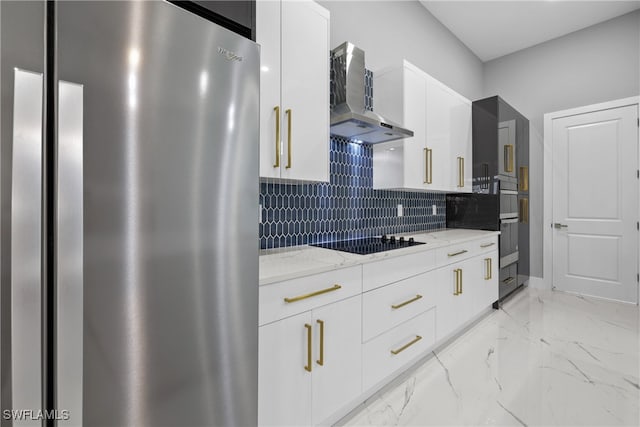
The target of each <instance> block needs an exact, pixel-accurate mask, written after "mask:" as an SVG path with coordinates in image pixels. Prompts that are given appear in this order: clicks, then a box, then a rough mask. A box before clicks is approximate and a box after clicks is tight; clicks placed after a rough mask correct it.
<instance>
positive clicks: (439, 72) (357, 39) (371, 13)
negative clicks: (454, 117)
mask: <svg viewBox="0 0 640 427" xmlns="http://www.w3.org/2000/svg"><path fill="white" fill-rule="evenodd" d="M318 3H320V4H321V5H322V6H323V7H325V8H327V9H328V10H329V11H330V12H331V47H332V48H334V47H336V46H338V45H339V44H341V43H343V42H345V41H349V42H352V43H353V44H355V45H356V46H358V47H359V48H361V49H363V50H364V51H365V54H366V66H367V68H368V69H370V70H373V71H374V72H375V71H376V70H378V69H380V68H384V67H388V66H392V65H400V64H401V62H402V60H403V59H406V60H408V61H409V62H411V63H413V64H415V65H416V66H417V67H419V68H421V69H423V70H424V71H426V72H427V73H429V74H430V75H432V76H433V77H435V78H436V79H438V80H440V81H441V82H443V83H444V84H446V85H447V86H449V87H451V88H452V89H454V90H455V91H457V92H459V93H460V94H462V95H463V96H465V97H467V98H469V99H478V98H481V97H482V95H483V90H482V88H483V82H482V61H480V59H478V57H477V56H475V54H473V53H472V52H471V51H470V50H469V49H468V48H467V47H466V46H465V45H464V44H463V43H462V42H460V40H458V39H457V38H456V37H455V36H454V35H453V34H452V33H451V32H450V31H449V30H448V29H447V28H446V27H444V26H443V25H442V24H441V23H440V21H438V20H437V19H436V18H435V17H434V16H433V15H431V13H429V12H428V11H427V10H426V9H425V8H424V7H423V6H422V5H421V4H420V3H419V2H417V1H335V0H334V1H319V2H318ZM374 109H375V88H374Z"/></svg>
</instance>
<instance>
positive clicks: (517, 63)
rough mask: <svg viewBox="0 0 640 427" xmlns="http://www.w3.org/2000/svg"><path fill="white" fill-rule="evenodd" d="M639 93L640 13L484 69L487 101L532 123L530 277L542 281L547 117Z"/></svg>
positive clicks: (544, 45) (589, 29) (525, 50)
mask: <svg viewBox="0 0 640 427" xmlns="http://www.w3.org/2000/svg"><path fill="white" fill-rule="evenodd" d="M639 93H640V11H635V12H632V13H628V14H626V15H623V16H620V17H618V18H614V19H612V20H609V21H606V22H603V23H600V24H597V25H594V26H592V27H589V28H585V29H583V30H580V31H576V32H574V33H571V34H568V35H566V36H564V37H560V38H557V39H554V40H551V41H548V42H545V43H542V44H539V45H536V46H533V47H531V48H528V49H524V50H521V51H519V52H515V53H513V54H510V55H507V56H504V57H501V58H498V59H495V60H493V61H489V62H487V63H485V65H484V96H491V95H495V94H499V95H500V96H501V97H502V98H504V99H505V100H506V101H507V102H508V103H509V104H511V105H512V106H513V107H515V108H516V109H517V110H518V111H520V112H521V113H522V114H524V115H525V116H526V117H528V118H529V120H530V121H531V133H530V141H531V153H530V156H531V158H530V160H531V167H530V189H531V194H530V199H531V201H530V205H531V207H532V210H531V213H530V219H531V275H532V276H538V277H542V271H543V256H542V249H543V241H542V235H543V231H544V232H546V231H547V227H548V226H549V225H547V227H544V226H543V209H542V208H543V200H544V195H543V175H542V170H543V157H544V156H545V155H546V156H548V155H549V153H548V152H546V151H548V150H547V148H545V147H544V145H543V115H544V114H545V113H550V112H553V111H558V110H564V109H568V108H573V107H579V106H583V105H589V104H595V103H599V102H605V101H610V100H614V99H619V98H626V97H630V96H636V95H638V94H639ZM547 204H550V201H549V202H548V203H547ZM546 209H550V206H546ZM545 239H546V238H545ZM548 243H549V242H547V241H545V243H544V244H545V246H546V245H548Z"/></svg>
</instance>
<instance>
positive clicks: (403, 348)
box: [391, 335, 422, 354]
mask: <svg viewBox="0 0 640 427" xmlns="http://www.w3.org/2000/svg"><path fill="white" fill-rule="evenodd" d="M421 339H422V337H421V336H420V335H416V337H415V338H414V339H413V340H411V342H409V343H407V344H405V345H403V346H402V347H400V348H399V349H397V350H391V354H399V353H402V352H403V351H405V350H406V349H408V348H409V347H411V346H412V345H414V344H415V343H417V342H418V341H420V340H421Z"/></svg>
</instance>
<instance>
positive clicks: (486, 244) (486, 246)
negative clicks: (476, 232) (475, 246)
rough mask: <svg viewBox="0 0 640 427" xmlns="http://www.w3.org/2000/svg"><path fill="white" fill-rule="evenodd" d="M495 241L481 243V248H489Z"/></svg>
mask: <svg viewBox="0 0 640 427" xmlns="http://www.w3.org/2000/svg"><path fill="white" fill-rule="evenodd" d="M495 244H496V243H495V242H491V243H485V244H484V245H480V247H481V248H488V247H489V246H493V245H495Z"/></svg>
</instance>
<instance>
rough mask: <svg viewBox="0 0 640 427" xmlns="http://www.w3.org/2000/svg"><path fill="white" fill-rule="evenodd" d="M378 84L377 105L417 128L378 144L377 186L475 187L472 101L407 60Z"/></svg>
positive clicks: (376, 76)
mask: <svg viewBox="0 0 640 427" xmlns="http://www.w3.org/2000/svg"><path fill="white" fill-rule="evenodd" d="M373 89H374V97H375V108H376V111H377V112H379V113H380V114H382V115H383V116H386V117H389V118H390V119H391V120H394V121H396V122H398V123H401V124H403V125H404V126H405V127H407V128H408V129H410V130H412V131H413V132H414V136H413V138H407V139H404V140H399V141H393V142H389V143H385V144H378V145H375V146H374V148H373V153H374V154H373V156H374V158H373V162H374V166H373V185H374V187H375V188H406V189H415V190H427V191H446V192H471V178H472V177H471V174H472V158H471V153H472V146H471V101H469V100H468V99H466V98H464V97H463V96H461V95H460V94H458V93H456V92H455V91H453V90H452V89H450V88H448V87H447V86H445V85H443V84H442V83H441V82H439V81H438V80H436V79H434V78H433V77H431V76H429V75H428V74H427V73H425V72H424V71H422V70H420V69H419V68H417V67H415V66H414V65H412V64H411V63H409V62H407V61H404V62H403V66H402V67H397V68H392V69H387V70H383V71H380V72H376V73H374V86H373Z"/></svg>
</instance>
